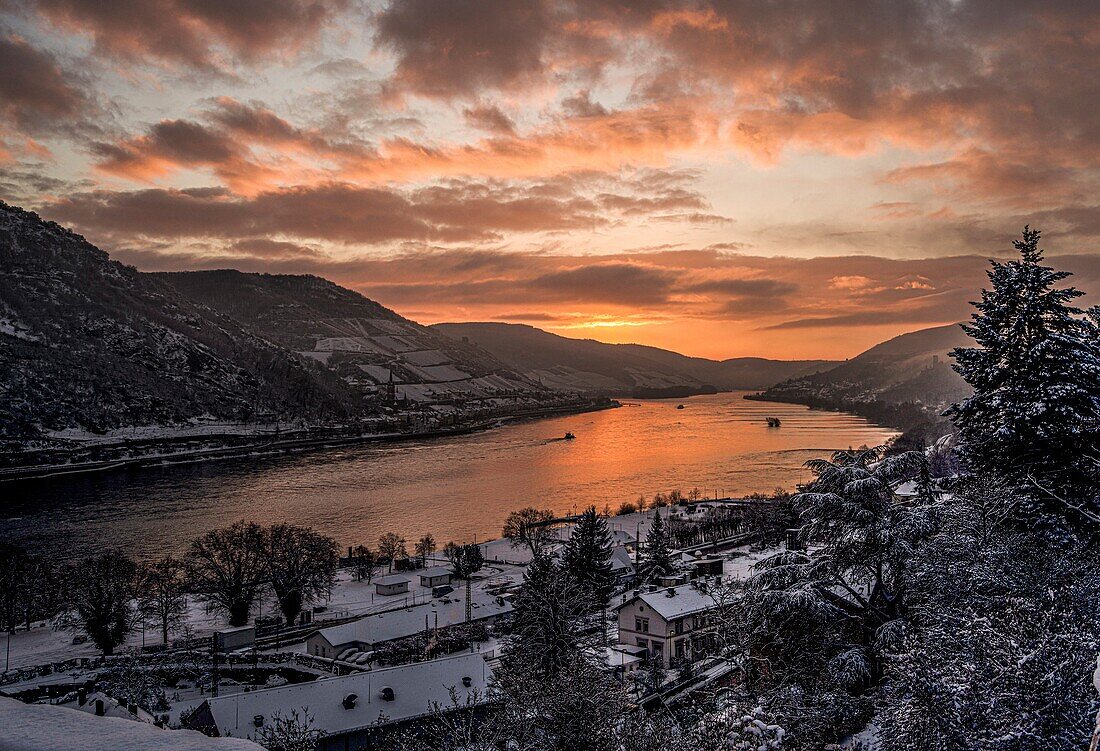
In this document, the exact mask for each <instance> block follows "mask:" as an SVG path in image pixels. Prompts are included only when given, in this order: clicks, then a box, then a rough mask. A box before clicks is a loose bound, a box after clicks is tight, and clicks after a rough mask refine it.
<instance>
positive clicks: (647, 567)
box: [638, 511, 674, 582]
mask: <svg viewBox="0 0 1100 751" xmlns="http://www.w3.org/2000/svg"><path fill="white" fill-rule="evenodd" d="M642 550H643V552H644V555H645V558H644V559H643V560H642V562H641V564H640V565H639V566H638V573H639V575H640V577H641V579H642V581H646V582H653V581H656V580H657V579H658V578H659V577H661V576H667V575H668V574H671V573H672V571H673V568H674V566H673V564H672V550H671V549H669V546H668V534H667V533H666V532H665V523H664V521H663V520H662V519H661V512H660V511H655V512H653V524H652V526H650V528H649V532H647V533H646V536H645V544H644V545H643V546H642Z"/></svg>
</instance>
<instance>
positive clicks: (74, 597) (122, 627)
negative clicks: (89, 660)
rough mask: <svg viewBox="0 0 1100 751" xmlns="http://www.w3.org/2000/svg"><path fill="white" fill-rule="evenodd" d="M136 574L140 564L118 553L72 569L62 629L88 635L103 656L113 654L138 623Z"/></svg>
mask: <svg viewBox="0 0 1100 751" xmlns="http://www.w3.org/2000/svg"><path fill="white" fill-rule="evenodd" d="M137 573H138V568H137V564H136V563H134V562H133V561H132V560H131V559H129V558H127V557H126V556H125V555H123V554H122V553H121V552H119V551H117V550H113V551H110V552H108V553H104V554H103V555H100V556H96V557H94V558H86V559H84V560H82V561H79V562H77V563H75V564H71V565H69V566H68V567H66V569H65V581H66V585H67V593H68V598H67V599H68V608H67V609H66V611H65V612H64V614H63V615H62V617H61V619H59V625H61V626H62V627H65V628H68V629H70V630H73V631H79V632H83V633H85V634H87V635H88V638H89V639H91V640H92V642H93V643H94V644H95V645H96V646H97V647H99V649H101V650H102V651H103V654H105V655H110V654H114V652H115V649H116V648H118V647H119V646H120V645H121V644H122V643H123V642H125V641H126V637H127V636H129V635H130V633H132V632H133V630H134V628H135V626H136V625H137V623H138V616H137V609H136V608H135V607H134V596H135V594H136V583H137Z"/></svg>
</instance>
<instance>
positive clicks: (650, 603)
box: [617, 579, 719, 667]
mask: <svg viewBox="0 0 1100 751" xmlns="http://www.w3.org/2000/svg"><path fill="white" fill-rule="evenodd" d="M718 607H719V602H718V600H716V599H715V597H714V595H713V593H712V592H710V591H709V590H708V589H707V585H706V582H705V581H704V580H698V579H697V580H695V581H692V582H690V583H688V584H681V585H680V586H677V587H665V588H659V589H655V591H647V592H639V593H638V594H635V595H634V596H632V597H630V598H628V599H627V600H626V601H625V602H623V603H622V604H621V605H619V606H618V608H617V609H618V613H619V643H620V644H624V645H629V646H632V647H644V648H646V649H647V650H648V651H649V655H650V658H651V659H660V660H661V663H662V664H663V665H664V666H665V667H670V666H671V664H672V663H673V661H675V660H680V659H688V660H698V659H700V658H701V657H702V656H704V655H705V654H708V653H709V652H710V651H712V650H713V648H714V633H713V626H714V623H713V618H712V615H713V612H714V611H715V610H716V609H717V608H718Z"/></svg>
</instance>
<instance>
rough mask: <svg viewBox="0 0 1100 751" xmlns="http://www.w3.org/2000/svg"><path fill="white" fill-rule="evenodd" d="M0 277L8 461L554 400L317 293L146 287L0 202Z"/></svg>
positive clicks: (205, 277)
mask: <svg viewBox="0 0 1100 751" xmlns="http://www.w3.org/2000/svg"><path fill="white" fill-rule="evenodd" d="M0 268H2V269H3V275H2V276H0V344H2V346H0V383H2V384H3V389H2V391H0V443H2V444H3V446H4V448H7V449H12V450H16V451H19V450H26V449H28V448H53V447H57V446H59V445H69V444H74V443H75V444H79V443H81V442H88V441H92V442H103V441H114V442H118V441H126V440H157V439H160V438H172V437H173V436H177V435H179V434H180V431H181V430H186V431H192V432H193V431H195V430H202V431H208V430H212V431H215V432H216V431H217V430H219V429H220V428H217V426H218V425H226V424H232V425H234V426H237V427H234V428H233V430H234V431H239V430H240V426H242V425H252V424H264V425H271V424H272V423H278V424H284V423H292V424H297V425H300V426H304V427H308V426H346V427H351V428H355V429H359V428H361V429H365V430H373V429H374V427H377V425H376V423H377V422H378V421H379V420H382V419H386V420H390V421H391V422H392V421H393V420H395V419H396V420H397V422H398V423H400V414H401V413H402V412H411V411H416V412H424V411H425V410H428V412H430V411H431V409H430V408H433V407H435V406H437V405H443V409H445V410H456V409H457V410H466V409H467V408H469V409H476V410H482V411H484V410H489V411H490V412H492V413H493V414H500V415H507V414H510V413H512V412H516V411H527V410H530V409H531V408H533V407H534V408H538V407H540V406H541V405H544V404H548V403H553V404H559V403H560V402H561V401H562V399H563V396H562V395H561V394H560V393H558V392H554V391H552V390H550V389H547V388H544V387H542V386H540V385H538V384H536V383H534V382H532V381H530V380H528V379H526V378H524V377H523V376H522V375H519V374H517V373H514V372H512V371H511V370H509V369H508V368H507V367H506V366H505V365H503V364H502V363H500V362H499V361H497V360H495V359H494V358H493V357H491V356H490V355H488V354H487V353H485V352H484V351H482V350H480V349H478V348H477V347H475V346H472V345H469V344H464V343H462V342H459V341H455V340H453V339H451V338H450V337H447V336H444V335H443V334H442V333H439V332H435V331H433V330H431V329H429V328H426V327H424V326H421V325H419V324H417V323H414V322H413V321H409V320H407V319H405V318H402V317H401V316H399V315H398V314H397V313H395V312H393V311H392V310H389V309H387V308H385V307H383V306H382V305H379V304H378V303H376V302H374V301H372V300H368V299H367V298H365V297H363V296H361V295H359V294H357V293H355V292H352V291H350V290H346V289H343V288H341V287H338V286H337V285H335V284H333V283H331V282H328V281H326V280H324V279H319V278H316V277H308V276H271V275H263V274H243V273H240V272H236V271H215V272H185V273H178V274H144V273H141V272H139V271H137V270H136V269H134V268H132V267H129V266H125V265H123V264H121V263H118V262H117V261H113V260H111V259H110V257H109V256H108V254H107V253H105V252H104V251H102V250H100V249H99V248H96V247H95V246H93V245H92V244H90V243H89V242H87V241H86V240H85V239H84V238H83V237H81V236H80V235H77V234H75V233H73V232H71V231H69V230H67V229H65V228H63V227H61V226H59V225H57V224H55V223H53V222H49V221H46V220H43V219H42V218H40V217H39V216H38V215H37V214H34V213H31V212H28V211H24V210H22V209H19V208H16V207H13V206H8V205H7V204H3V203H0ZM391 383H392V386H391ZM391 388H392V389H393V391H394V392H395V393H394V394H392V395H391V394H390V389H391ZM393 396H395V397H396V399H394V398H391V397H393ZM471 405H473V406H472V407H471ZM428 412H425V414H427V413H428ZM357 426H358V427H357Z"/></svg>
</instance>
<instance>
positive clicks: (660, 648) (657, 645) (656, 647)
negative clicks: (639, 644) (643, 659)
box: [652, 640, 665, 655]
mask: <svg viewBox="0 0 1100 751" xmlns="http://www.w3.org/2000/svg"><path fill="white" fill-rule="evenodd" d="M652 644H653V654H655V655H660V654H663V653H664V650H665V643H664V642H663V641H656V640H654V641H653V642H652Z"/></svg>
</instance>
